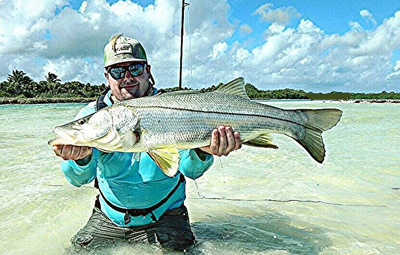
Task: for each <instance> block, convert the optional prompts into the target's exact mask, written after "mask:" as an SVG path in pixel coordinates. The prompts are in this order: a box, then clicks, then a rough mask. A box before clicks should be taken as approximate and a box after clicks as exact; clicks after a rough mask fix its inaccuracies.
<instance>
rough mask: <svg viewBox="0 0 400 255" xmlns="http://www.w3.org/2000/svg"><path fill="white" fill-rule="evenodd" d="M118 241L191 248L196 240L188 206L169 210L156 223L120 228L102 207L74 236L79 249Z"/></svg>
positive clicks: (76, 246)
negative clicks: (191, 226)
mask: <svg viewBox="0 0 400 255" xmlns="http://www.w3.org/2000/svg"><path fill="white" fill-rule="evenodd" d="M118 241H125V242H145V243H158V244H160V245H161V246H162V247H163V248H167V249H172V250H176V251H183V250H186V249H188V248H189V247H190V246H191V245H192V244H194V242H195V238H194V235H193V232H192V230H191V228H190V223H189V216H188V211H187V209H186V207H185V206H184V205H182V206H180V207H178V208H175V209H172V210H170V211H167V212H165V214H164V215H163V216H161V218H160V219H159V220H158V221H157V222H155V223H152V224H149V225H145V226H139V227H119V226H117V225H116V224H115V223H113V222H112V221H111V220H110V219H109V218H108V217H107V216H106V215H105V214H104V213H103V212H102V211H101V210H100V209H99V208H97V207H95V208H94V209H93V214H92V216H91V217H90V219H89V221H88V223H87V224H86V226H84V227H83V228H82V229H81V230H79V232H78V233H77V234H76V235H75V236H74V237H73V238H72V240H71V242H72V244H73V246H74V248H75V249H82V248H85V249H89V250H92V249H93V248H97V247H104V246H108V245H110V244H113V243H116V242H118Z"/></svg>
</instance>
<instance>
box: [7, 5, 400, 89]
mask: <svg viewBox="0 0 400 255" xmlns="http://www.w3.org/2000/svg"><path fill="white" fill-rule="evenodd" d="M24 2H26V1H22V0H19V1H17V0H16V1H12V2H7V3H4V4H3V3H2V4H0V11H1V13H2V16H0V61H1V63H3V64H2V65H1V66H0V81H2V80H5V79H6V78H7V74H8V73H10V72H11V71H12V70H14V69H19V70H23V71H25V72H26V73H27V74H28V75H30V76H31V77H32V78H33V79H35V80H37V81H39V80H43V79H44V76H45V75H46V74H47V73H48V72H53V73H55V74H57V75H58V76H59V77H60V78H61V80H62V81H63V82H64V81H69V80H79V81H81V82H83V83H87V82H89V83H92V84H101V83H103V82H105V79H104V77H103V74H102V65H103V63H102V56H103V47H104V45H105V44H106V43H107V42H108V39H109V37H110V36H111V35H112V34H116V33H120V32H124V34H125V35H127V36H131V37H135V38H137V39H138V40H139V41H141V42H142V44H143V45H144V47H145V49H146V51H147V54H148V58H149V61H150V64H151V65H152V71H153V74H154V77H155V79H156V82H157V84H156V85H157V86H158V87H171V86H176V85H177V81H178V71H179V44H180V15H181V13H180V2H179V1H176V0H156V1H155V2H154V4H150V5H148V6H146V7H143V6H141V5H139V4H137V3H134V2H130V1H122V0H121V1H117V2H116V3H114V4H112V5H110V4H109V3H107V2H106V0H87V1H85V2H83V3H82V4H81V6H80V8H79V10H74V9H72V8H71V7H70V6H68V1H67V0H55V1H54V0H34V1H30V2H29V3H28V2H26V3H27V4H26V5H24V4H23V3H24ZM33 9H34V10H35V11H32V10H33ZM56 10H58V11H57V14H55V13H56ZM229 13H230V6H229V5H228V3H227V0H203V1H193V2H192V3H191V5H190V11H188V12H187V14H188V15H187V16H186V19H187V20H188V21H189V22H188V23H186V25H187V24H190V29H189V27H186V33H187V36H186V37H185V41H184V43H185V52H184V72H183V73H184V77H183V83H184V86H188V87H192V88H200V87H205V86H210V85H212V84H218V83H219V82H227V81H229V80H231V79H233V78H235V77H236V76H243V77H245V79H246V81H247V82H250V83H253V84H254V85H256V86H257V87H259V88H261V89H271V88H283V87H294V88H301V89H304V90H307V91H310V90H321V91H331V90H342V91H362V90H366V91H369V90H372V91H376V90H378V91H380V90H382V89H380V87H379V86H383V84H385V85H384V86H385V87H387V88H386V90H390V88H392V90H393V88H398V84H399V80H400V72H399V71H400V62H399V61H398V62H396V64H393V63H392V62H391V58H392V57H393V52H394V51H396V50H398V49H399V48H400V11H399V12H397V13H395V15H394V16H392V17H389V18H387V19H386V20H384V21H383V22H382V23H381V24H379V25H378V24H377V25H376V27H375V28H374V29H372V30H364V29H362V27H361V25H360V24H359V23H356V22H350V23H349V24H350V28H351V29H350V30H349V31H348V32H346V33H344V34H342V35H339V34H331V35H330V34H325V32H324V31H323V30H321V29H320V28H319V27H318V26H316V25H315V24H314V23H313V22H312V20H307V19H303V20H300V22H299V25H298V26H297V27H286V24H287V22H289V21H290V20H293V19H297V18H299V17H300V14H299V13H298V12H297V11H296V10H295V9H294V8H293V7H286V8H279V9H272V5H268V4H267V5H263V6H261V7H260V8H258V9H257V11H256V13H257V15H260V16H261V17H263V18H264V19H266V20H268V21H270V22H271V24H270V25H269V27H267V28H266V29H265V31H264V33H263V35H264V38H263V39H264V40H263V41H261V42H259V43H258V45H255V46H254V45H253V46H252V48H248V47H247V44H246V42H243V43H241V42H239V41H235V40H233V39H232V35H233V34H234V33H235V30H239V32H240V31H241V32H242V33H243V32H244V33H248V34H249V33H252V35H254V34H255V33H254V32H253V30H252V28H251V27H250V26H248V25H246V24H240V22H238V23H235V24H234V23H231V22H230V21H229V20H230V19H229ZM360 15H362V16H363V17H365V18H368V19H370V18H372V19H373V17H372V15H370V13H369V12H367V11H362V12H360ZM263 24H265V23H263ZM188 31H190V32H191V33H190V35H189V34H188ZM189 64H190V65H189ZM190 68H191V69H190ZM189 81H191V82H192V83H189ZM397 90H398V89H397Z"/></svg>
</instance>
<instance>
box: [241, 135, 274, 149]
mask: <svg viewBox="0 0 400 255" xmlns="http://www.w3.org/2000/svg"><path fill="white" fill-rule="evenodd" d="M243 144H246V145H249V146H253V147H262V148H272V149H278V146H276V145H275V144H273V143H272V138H271V137H270V136H269V135H268V134H263V135H260V136H259V137H257V138H255V139H253V140H250V141H247V142H244V143H243Z"/></svg>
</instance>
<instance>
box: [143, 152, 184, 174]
mask: <svg viewBox="0 0 400 255" xmlns="http://www.w3.org/2000/svg"><path fill="white" fill-rule="evenodd" d="M147 154H149V156H150V157H151V158H152V159H153V160H154V162H155V163H156V164H157V166H158V167H159V168H161V170H162V171H163V173H164V174H165V175H166V176H169V177H172V176H174V175H175V174H176V173H177V172H178V166H179V152H178V150H177V149H176V148H175V147H169V148H163V149H156V150H152V151H148V152H147Z"/></svg>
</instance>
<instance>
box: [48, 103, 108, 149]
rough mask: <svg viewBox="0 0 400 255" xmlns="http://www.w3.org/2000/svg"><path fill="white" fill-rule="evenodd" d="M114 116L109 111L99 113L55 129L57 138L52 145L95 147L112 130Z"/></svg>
mask: <svg viewBox="0 0 400 255" xmlns="http://www.w3.org/2000/svg"><path fill="white" fill-rule="evenodd" d="M112 125H113V124H112V116H111V115H110V113H109V112H108V111H103V110H101V111H98V112H96V113H94V114H91V115H88V116H86V117H83V118H80V119H78V120H75V121H72V122H69V123H66V124H64V125H62V126H58V127H56V128H54V130H53V133H54V134H55V135H56V138H55V139H53V140H51V141H49V144H50V145H57V144H70V145H78V146H92V147H95V145H96V141H97V140H98V139H101V138H102V137H104V136H106V135H107V134H108V133H109V132H110V130H111V129H112Z"/></svg>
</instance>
